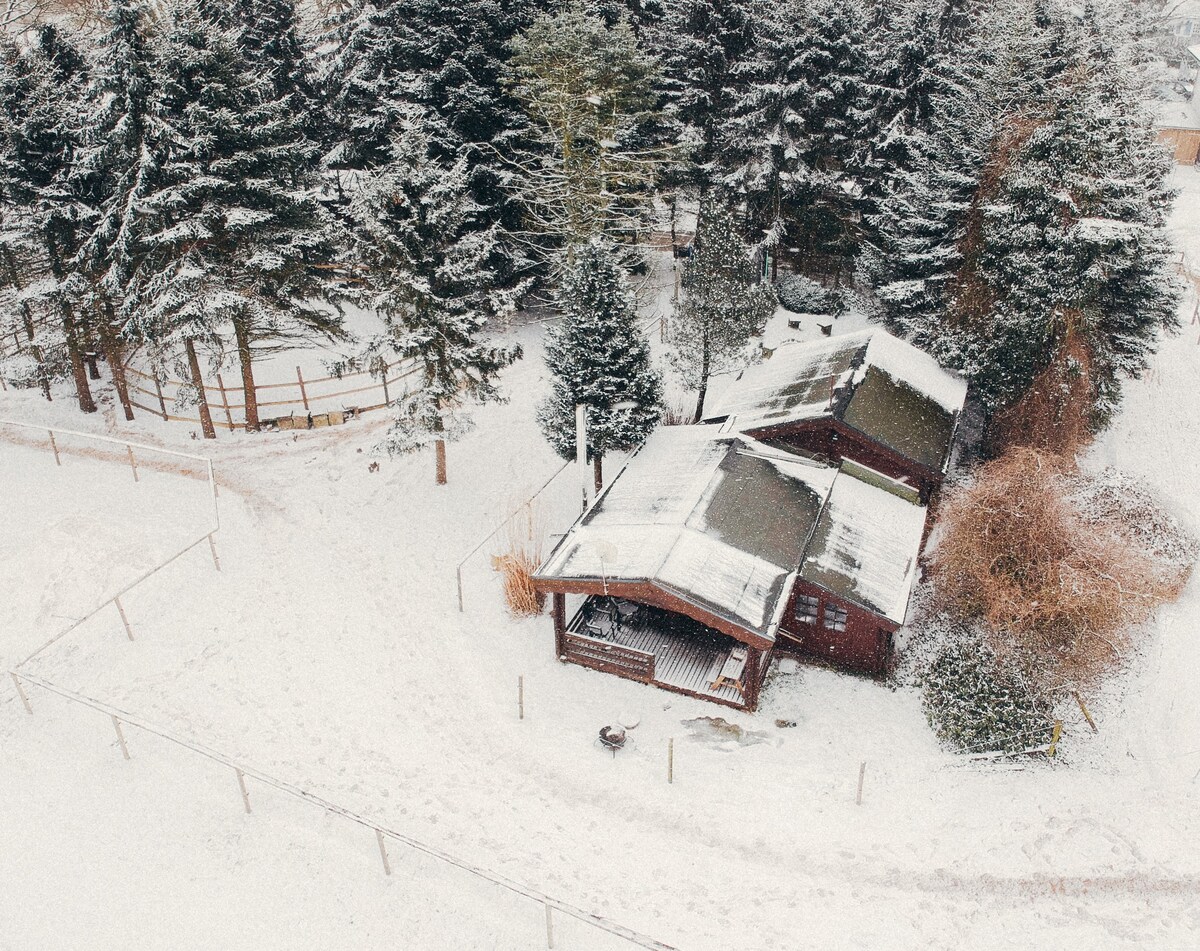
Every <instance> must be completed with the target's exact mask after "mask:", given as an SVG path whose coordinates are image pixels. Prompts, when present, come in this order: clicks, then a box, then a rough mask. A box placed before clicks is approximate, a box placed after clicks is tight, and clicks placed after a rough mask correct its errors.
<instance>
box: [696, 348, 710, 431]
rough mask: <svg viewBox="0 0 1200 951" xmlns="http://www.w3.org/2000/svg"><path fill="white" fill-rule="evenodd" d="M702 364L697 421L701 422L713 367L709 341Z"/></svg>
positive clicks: (697, 398) (697, 399) (697, 400)
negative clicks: (709, 375) (710, 369)
mask: <svg viewBox="0 0 1200 951" xmlns="http://www.w3.org/2000/svg"><path fill="white" fill-rule="evenodd" d="M703 353H704V355H703V357H702V362H701V364H700V395H699V396H697V397H696V419H695V422H697V423H698V422H700V420H701V418H702V417H703V415H704V397H705V396H707V395H708V371H709V368H710V367H711V365H712V355H711V354H710V352H709V348H708V341H707V340H705V341H704V350H703Z"/></svg>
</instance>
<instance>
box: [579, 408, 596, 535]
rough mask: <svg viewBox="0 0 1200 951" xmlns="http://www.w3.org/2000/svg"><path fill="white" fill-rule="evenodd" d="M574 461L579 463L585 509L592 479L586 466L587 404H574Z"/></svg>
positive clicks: (589, 499)
mask: <svg viewBox="0 0 1200 951" xmlns="http://www.w3.org/2000/svg"><path fill="white" fill-rule="evenodd" d="M575 462H576V463H577V464H578V465H579V478H580V479H581V480H583V481H582V484H583V508H584V511H587V507H588V502H590V501H591V492H592V480H591V473H589V472H588V467H587V404H585V403H576V404H575Z"/></svg>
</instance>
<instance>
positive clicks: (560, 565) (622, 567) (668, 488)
mask: <svg viewBox="0 0 1200 951" xmlns="http://www.w3.org/2000/svg"><path fill="white" fill-rule="evenodd" d="M836 474H837V473H836V470H834V469H832V468H830V467H828V466H821V465H816V464H813V463H810V462H808V461H806V460H802V459H799V458H797V457H795V456H791V455H789V454H788V453H785V452H781V451H779V450H774V449H771V448H769V447H767V446H763V445H761V444H759V443H756V442H755V441H754V440H752V439H748V438H746V437H744V436H731V435H722V434H720V433H718V432H717V431H716V430H715V428H713V427H708V426H674V427H665V428H663V429H660V430H658V431H657V432H656V433H654V434H653V435H652V436H651V437H650V438H649V439H648V440H647V441H646V443H645V444H644V445H643V446H642V448H641V449H640V450H639V451H638V452H637V453H636V454H635V455H634V457H633V458H632V459H631V460H630V461H629V463H628V464H627V465H626V467H625V468H624V469H623V470H622V471H621V473H620V474H619V475H618V476H617V477H616V478H615V479H614V480H613V481H612V482H611V483H610V484H609V486H608V488H607V490H606V491H605V492H604V493H603V494H602V495H601V496H600V498H599V499H597V501H596V503H595V504H594V505H593V506H592V507H591V508H590V509H589V510H588V511H587V513H585V514H584V516H583V517H582V518H581V519H580V520H579V521H578V522H577V523H576V524H575V525H574V526H573V527H572V529H571V531H570V532H569V533H568V534H567V536H566V537H565V538H564V539H563V540H562V541H561V542H560V543H559V545H558V546H557V547H556V548H555V550H554V551H553V552H552V553H551V554H550V557H549V558H548V559H547V561H546V563H545V564H544V565H543V566H542V567H541V568H540V569H539V570H538V572H537V575H536V577H539V578H556V579H577V580H585V579H586V580H596V579H599V580H603V581H606V582H607V581H635V582H637V581H646V582H651V583H655V584H658V585H659V586H661V587H663V588H665V589H666V590H668V591H669V592H670V593H674V594H676V595H678V596H680V597H682V598H683V599H684V600H687V601H689V602H692V603H694V604H696V605H698V606H700V607H702V608H704V609H705V610H707V611H710V612H712V613H715V614H717V615H718V616H720V617H723V618H726V619H727V620H729V621H730V622H732V623H734V624H735V625H737V626H739V627H742V628H744V629H746V630H749V631H753V632H755V633H758V634H760V635H761V636H763V637H766V638H772V637H773V636H774V624H773V621H774V619H775V618H776V616H777V614H778V611H777V607H778V602H779V599H780V598H786V596H787V593H788V588H789V585H788V583H787V582H788V577H789V575H790V574H791V573H792V572H793V571H794V569H795V567H796V565H797V564H799V562H800V559H801V557H802V555H803V549H804V545H805V543H806V541H807V540H808V537H809V534H810V533H811V530H812V526H813V525H814V524H815V522H816V519H817V516H818V515H819V514H820V511H821V507H822V505H823V504H824V501H825V498H826V496H827V495H828V493H829V489H830V487H831V486H832V484H833V481H834V478H835V477H836Z"/></svg>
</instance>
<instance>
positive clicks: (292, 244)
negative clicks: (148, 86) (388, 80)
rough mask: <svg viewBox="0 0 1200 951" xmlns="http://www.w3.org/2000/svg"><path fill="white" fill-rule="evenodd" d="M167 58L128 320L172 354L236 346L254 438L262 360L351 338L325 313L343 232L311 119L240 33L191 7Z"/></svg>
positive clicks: (174, 27)
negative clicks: (292, 109)
mask: <svg viewBox="0 0 1200 951" xmlns="http://www.w3.org/2000/svg"><path fill="white" fill-rule="evenodd" d="M164 46H165V49H164V52H163V55H162V57H161V60H160V63H159V74H160V82H159V89H158V92H157V95H156V97H155V101H154V103H153V115H152V119H153V122H154V125H155V143H154V150H155V153H156V161H157V163H158V166H159V169H160V171H159V181H160V184H159V186H158V187H157V188H155V189H154V190H153V191H152V192H151V193H150V194H149V195H147V196H146V198H145V200H144V201H143V202H142V203H141V205H140V207H141V208H142V209H143V211H144V214H145V215H146V217H147V218H148V219H149V220H148V221H146V222H145V223H144V224H143V225H142V228H143V231H144V233H145V234H146V244H147V252H146V255H145V258H146V259H145V261H144V263H143V264H142V266H141V268H140V269H139V273H138V282H137V288H136V291H137V293H136V300H135V301H133V302H132V305H131V308H130V309H131V313H136V314H138V315H139V318H138V319H139V322H140V326H141V332H142V333H144V334H145V335H147V336H148V337H150V338H151V339H154V340H156V341H158V344H159V346H160V348H165V351H164V352H168V353H169V352H172V351H173V352H175V353H178V352H179V350H190V349H192V348H194V343H193V344H188V343H187V341H193V342H194V341H197V340H203V341H209V342H211V344H212V345H213V346H214V347H216V346H217V345H219V344H222V345H223V344H224V342H225V341H226V340H227V339H228V338H229V337H232V343H233V347H234V349H235V352H236V353H237V358H238V363H239V365H240V368H241V374H242V389H243V394H244V404H245V412H246V428H247V430H250V431H254V430H256V429H258V427H259V417H258V401H257V394H256V390H255V384H254V372H253V360H254V352H255V350H256V349H258V348H261V347H271V346H278V345H280V344H281V343H287V342H295V341H299V340H306V339H309V338H311V337H314V336H323V337H326V338H332V339H337V338H338V337H340V336H341V335H342V331H341V328H340V319H339V317H338V316H337V314H336V313H335V312H334V311H333V310H332V309H331V307H330V306H329V303H328V302H330V301H336V300H337V299H338V298H339V297H340V296H341V291H340V289H339V288H338V286H337V284H336V282H335V280H334V277H333V273H332V271H331V269H330V265H331V264H332V263H333V261H334V259H335V254H336V245H335V242H334V240H333V229H332V225H331V222H330V221H329V220H328V218H327V216H326V214H325V213H324V211H323V210H322V208H321V206H320V205H319V203H318V202H317V200H316V198H315V193H316V191H317V188H318V187H319V182H318V179H317V169H316V167H315V156H314V153H313V150H312V148H311V147H310V146H309V144H308V143H307V142H306V141H305V139H304V136H303V134H302V132H301V130H300V129H299V122H300V117H298V116H295V115H292V114H290V113H289V112H287V111H286V105H285V101H282V100H278V99H276V98H274V95H273V90H272V88H271V86H270V84H269V82H268V78H267V77H264V76H262V75H261V74H260V73H258V72H256V71H255V70H254V68H253V66H251V65H250V64H248V62H247V60H246V59H245V56H244V54H243V53H242V51H241V50H240V49H239V48H238V46H237V35H236V33H235V34H233V35H232V36H231V35H230V34H229V33H228V32H227V31H226V30H224V29H223V28H222V27H221V26H220V25H219V24H217V23H214V22H212V21H211V20H209V19H207V18H205V17H203V16H202V15H199V14H197V13H195V12H192V11H188V10H186V9H184V8H182V7H181V8H178V9H176V10H175V11H174V17H173V21H172V23H171V25H170V30H169V36H168V38H167V40H166V41H165V43H164ZM192 356H193V355H192V354H191V353H190V352H189V353H188V362H189V368H190V369H192V370H194V369H195V361H194V360H193V359H192ZM194 375H195V374H194V373H193V376H194Z"/></svg>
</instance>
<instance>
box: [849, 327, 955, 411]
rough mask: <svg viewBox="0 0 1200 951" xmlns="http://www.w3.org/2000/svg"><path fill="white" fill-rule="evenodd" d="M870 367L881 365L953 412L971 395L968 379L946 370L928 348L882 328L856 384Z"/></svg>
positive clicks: (903, 381)
mask: <svg viewBox="0 0 1200 951" xmlns="http://www.w3.org/2000/svg"><path fill="white" fill-rule="evenodd" d="M868 367H878V368H879V369H880V370H882V371H883V372H884V373H886V374H887V375H888V376H890V377H891V378H892V379H893V380H896V381H897V382H898V383H904V384H906V385H908V386H910V387H912V388H913V389H914V390H916V391H917V392H918V393H920V394H922V395H923V396H928V397H929V398H930V399H931V400H933V401H934V402H936V403H938V404H939V405H941V407H942V408H943V409H945V410H946V411H947V412H950V413H957V412H958V411H959V410H961V409H962V408H963V403H964V402H965V401H966V398H967V381H966V380H964V379H963V378H962V377H960V376H958V375H956V374H954V373H949V372H947V371H946V370H943V369H942V367H941V365H940V364H939V363H938V362H937V360H935V359H934V358H933V357H931V356H930V355H929V354H928V353H926V352H925V351H924V350H921V349H919V348H918V347H914V346H913V345H912V344H911V343H906V342H905V341H903V340H901V339H900V338H899V337H893V336H892V335H891V334H890V333H886V332H884V331H882V330H877V331H875V332H874V333H872V335H871V342H870V343H869V344H868V345H867V354H866V357H865V358H864V360H863V364H862V366H861V367H859V369H858V372H857V373H856V374H855V379H854V382H855V383H856V384H857V383H859V382H861V380H862V378H863V376H865V375H866V372H867V368H868Z"/></svg>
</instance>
